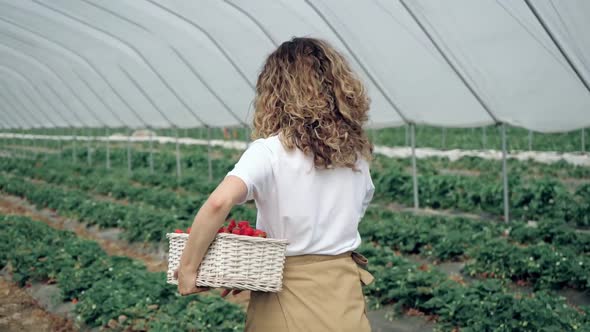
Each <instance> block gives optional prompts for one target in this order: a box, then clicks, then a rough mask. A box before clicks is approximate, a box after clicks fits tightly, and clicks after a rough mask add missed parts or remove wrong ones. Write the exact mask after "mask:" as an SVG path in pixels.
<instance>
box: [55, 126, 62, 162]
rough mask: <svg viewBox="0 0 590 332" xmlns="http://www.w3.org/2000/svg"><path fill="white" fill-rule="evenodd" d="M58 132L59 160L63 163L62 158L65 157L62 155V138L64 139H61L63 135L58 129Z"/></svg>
mask: <svg viewBox="0 0 590 332" xmlns="http://www.w3.org/2000/svg"><path fill="white" fill-rule="evenodd" d="M56 131H57V146H58V148H59V160H60V161H61V159H62V157H63V156H62V154H63V146H62V144H61V138H62V137H61V134H60V132H59V129H57V130H56Z"/></svg>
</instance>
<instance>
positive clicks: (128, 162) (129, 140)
mask: <svg viewBox="0 0 590 332" xmlns="http://www.w3.org/2000/svg"><path fill="white" fill-rule="evenodd" d="M127 173H128V174H129V175H131V128H130V129H129V130H128V135H127Z"/></svg>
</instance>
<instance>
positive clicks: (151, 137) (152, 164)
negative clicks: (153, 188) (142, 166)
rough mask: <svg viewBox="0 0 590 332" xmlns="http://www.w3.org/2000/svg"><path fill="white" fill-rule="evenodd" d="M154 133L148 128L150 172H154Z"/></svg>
mask: <svg viewBox="0 0 590 332" xmlns="http://www.w3.org/2000/svg"><path fill="white" fill-rule="evenodd" d="M153 138H154V135H153V132H152V130H151V129H150V173H153V172H154V140H153Z"/></svg>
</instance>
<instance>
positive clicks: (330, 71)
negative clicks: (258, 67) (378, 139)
mask: <svg viewBox="0 0 590 332" xmlns="http://www.w3.org/2000/svg"><path fill="white" fill-rule="evenodd" d="M369 103H370V101H369V98H368V97H367V94H366V92H365V88H364V87H363V84H362V83H361V81H360V80H359V79H358V78H357V77H356V75H355V74H354V73H353V72H352V70H351V69H350V67H349V65H348V63H347V62H346V60H345V59H344V57H343V56H342V55H340V54H339V53H338V52H337V51H336V50H335V49H334V48H333V47H332V46H330V45H329V44H328V43H327V42H325V41H323V40H318V39H314V38H293V39H291V40H290V41H287V42H284V43H283V44H281V46H279V48H277V49H276V50H275V51H274V52H273V53H272V54H271V55H270V56H269V57H268V58H267V60H266V63H265V64H264V67H263V69H262V72H261V73H260V75H259V76H258V82H257V83H256V97H255V101H254V104H255V109H256V111H255V113H254V130H253V132H252V138H253V139H256V138H266V137H269V136H272V135H277V134H280V135H279V138H280V140H281V142H282V144H283V146H284V147H285V148H286V149H293V148H295V147H296V148H298V149H300V150H301V151H303V152H304V153H305V154H306V155H312V156H313V160H314V165H315V167H316V168H334V167H349V168H352V169H355V164H356V162H357V161H358V159H359V157H363V158H365V159H366V160H367V161H370V160H371V159H372V156H371V154H372V150H373V146H372V145H371V143H370V142H369V139H368V137H367V135H366V134H365V132H364V130H363V124H364V123H365V122H366V121H367V119H368V115H367V112H368V111H369Z"/></svg>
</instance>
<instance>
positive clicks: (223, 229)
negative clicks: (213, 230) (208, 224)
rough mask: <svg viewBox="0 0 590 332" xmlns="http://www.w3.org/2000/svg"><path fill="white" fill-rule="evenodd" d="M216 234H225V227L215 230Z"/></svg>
mask: <svg viewBox="0 0 590 332" xmlns="http://www.w3.org/2000/svg"><path fill="white" fill-rule="evenodd" d="M217 233H227V228H226V227H219V229H218V230H217Z"/></svg>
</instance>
